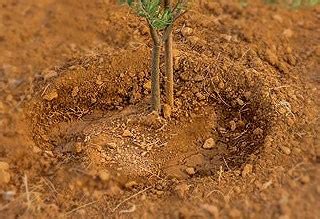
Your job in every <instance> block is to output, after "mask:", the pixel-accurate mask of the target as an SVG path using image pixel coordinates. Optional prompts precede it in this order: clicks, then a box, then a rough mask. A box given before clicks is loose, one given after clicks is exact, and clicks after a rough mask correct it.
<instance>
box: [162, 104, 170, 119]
mask: <svg viewBox="0 0 320 219" xmlns="http://www.w3.org/2000/svg"><path fill="white" fill-rule="evenodd" d="M171 114H172V109H171V107H170V106H169V105H168V104H164V105H163V116H164V118H166V119H169V118H170V117H171Z"/></svg>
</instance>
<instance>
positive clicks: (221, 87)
mask: <svg viewBox="0 0 320 219" xmlns="http://www.w3.org/2000/svg"><path fill="white" fill-rule="evenodd" d="M218 87H219V88H220V89H223V88H224V83H223V82H222V81H221V82H220V83H219V84H218Z"/></svg>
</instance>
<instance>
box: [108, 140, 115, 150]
mask: <svg viewBox="0 0 320 219" xmlns="http://www.w3.org/2000/svg"><path fill="white" fill-rule="evenodd" d="M106 146H107V147H108V148H111V149H115V148H117V144H116V143H113V142H110V143H107V144H106Z"/></svg>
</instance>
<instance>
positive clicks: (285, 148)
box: [280, 146, 291, 155]
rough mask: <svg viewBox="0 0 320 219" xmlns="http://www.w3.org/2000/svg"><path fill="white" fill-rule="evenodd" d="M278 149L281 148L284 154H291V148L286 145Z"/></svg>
mask: <svg viewBox="0 0 320 219" xmlns="http://www.w3.org/2000/svg"><path fill="white" fill-rule="evenodd" d="M280 149H281V150H282V152H283V153H285V154H286V155H290V154H291V149H290V148H288V147H286V146H280Z"/></svg>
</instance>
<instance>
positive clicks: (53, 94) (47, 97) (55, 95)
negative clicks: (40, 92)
mask: <svg viewBox="0 0 320 219" xmlns="http://www.w3.org/2000/svg"><path fill="white" fill-rule="evenodd" d="M58 96H59V95H58V91H57V90H56V89H53V90H52V91H50V92H49V93H47V94H46V95H44V96H43V99H44V100H47V101H52V100H54V99H56V98H58Z"/></svg>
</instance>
